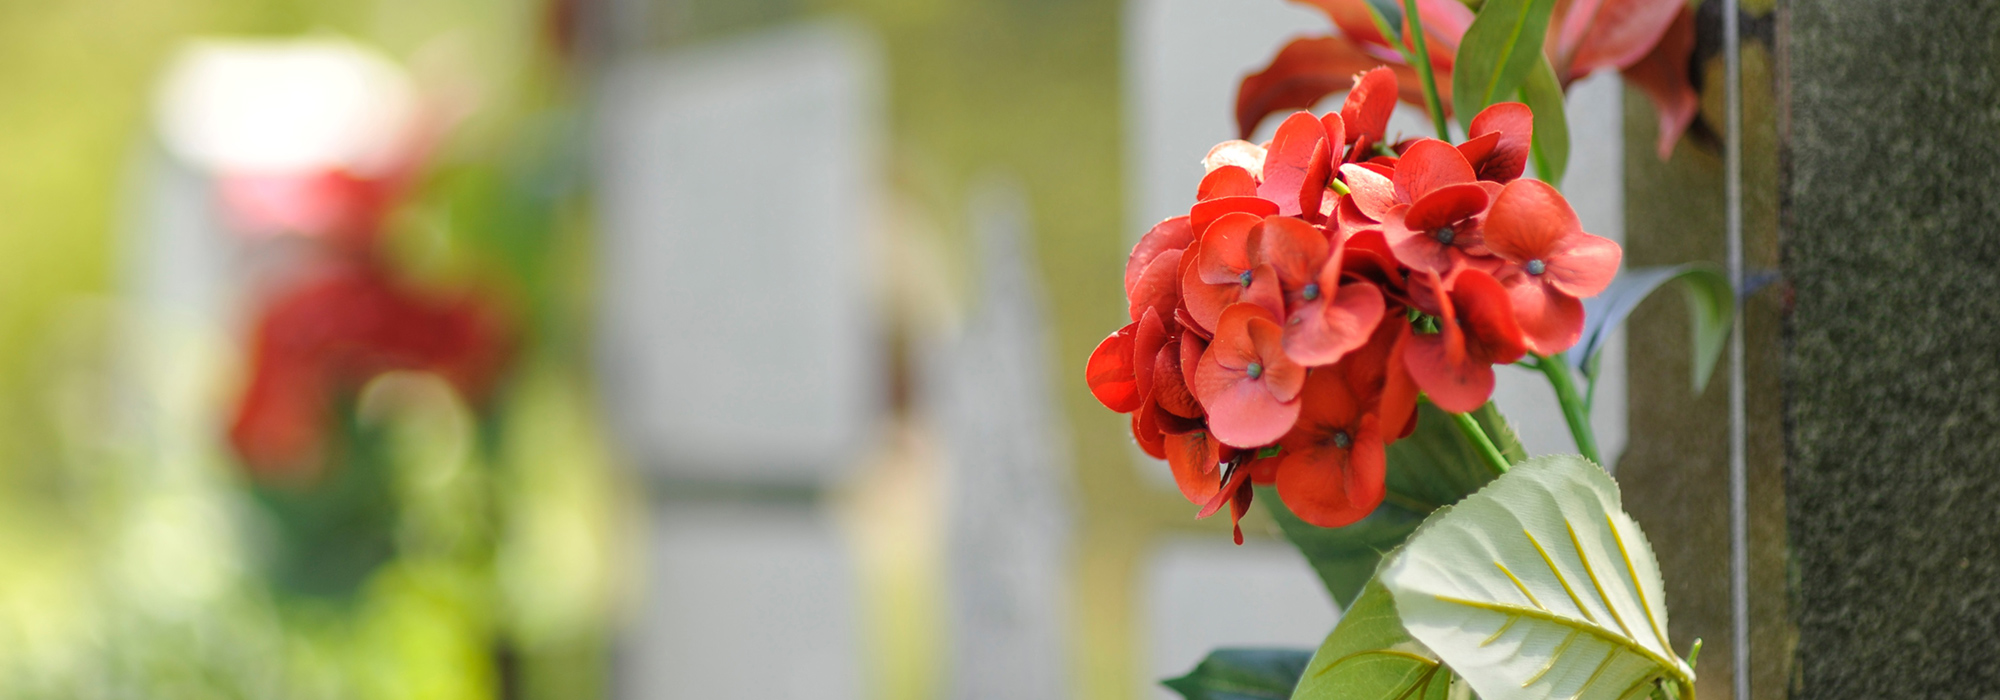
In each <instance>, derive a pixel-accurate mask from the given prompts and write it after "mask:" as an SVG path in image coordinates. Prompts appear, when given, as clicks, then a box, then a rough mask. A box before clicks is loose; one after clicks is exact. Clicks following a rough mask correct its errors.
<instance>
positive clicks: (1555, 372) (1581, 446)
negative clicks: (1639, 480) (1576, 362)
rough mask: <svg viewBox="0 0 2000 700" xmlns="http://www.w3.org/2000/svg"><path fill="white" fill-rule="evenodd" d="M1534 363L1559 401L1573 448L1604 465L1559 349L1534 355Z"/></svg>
mask: <svg viewBox="0 0 2000 700" xmlns="http://www.w3.org/2000/svg"><path fill="white" fill-rule="evenodd" d="M1535 365H1536V366H1537V367H1538V368H1539V369H1541V370H1542V374H1543V375H1545V376H1547V377H1548V378H1549V386H1551V387H1554V388H1555V390H1556V401H1557V402H1559V403H1561V404H1562V411H1563V420H1566V421H1569V434H1570V435H1571V436H1573V437H1575V438H1576V451H1577V452H1580V453H1582V454H1583V457H1584V458H1585V459H1588V460H1590V461H1592V462H1596V463H1597V464H1598V466H1603V465H1604V458H1603V457H1601V456H1598V454H1597V433H1596V432H1595V431H1593V430H1592V429H1591V427H1590V409H1589V407H1588V405H1587V404H1586V403H1585V402H1584V399H1583V397H1582V396H1579V395H1578V394H1577V393H1576V382H1575V381H1574V379H1572V378H1571V377H1570V374H1569V362H1568V361H1566V360H1564V359H1563V355H1562V353H1556V354H1555V355H1554V356H1551V357H1541V356H1536V357H1535Z"/></svg>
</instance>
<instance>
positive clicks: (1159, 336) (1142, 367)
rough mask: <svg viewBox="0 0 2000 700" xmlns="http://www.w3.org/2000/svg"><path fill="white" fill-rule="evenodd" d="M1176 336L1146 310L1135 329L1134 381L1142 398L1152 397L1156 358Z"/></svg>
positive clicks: (1157, 316)
mask: <svg viewBox="0 0 2000 700" xmlns="http://www.w3.org/2000/svg"><path fill="white" fill-rule="evenodd" d="M1175 335H1177V334H1175ZM1175 335H1170V334H1169V333H1168V331H1167V326H1166V324H1165V323H1163V322H1162V321H1161V317H1160V315H1159V314H1158V313H1157V312H1155V311H1153V310H1152V309H1147V310H1146V315H1145V316H1143V317H1141V318H1140V319H1139V321H1138V326H1137V327H1135V328H1134V329H1133V331H1132V381H1133V383H1134V385H1135V386H1137V387H1138V389H1139V394H1140V395H1141V396H1148V397H1150V396H1151V395H1152V393H1153V388H1154V387H1153V366H1154V364H1155V360H1154V358H1155V357H1157V356H1158V355H1159V354H1160V350H1161V349H1162V348H1164V347H1166V345H1167V341H1168V340H1171V339H1173V338H1174V337H1175Z"/></svg>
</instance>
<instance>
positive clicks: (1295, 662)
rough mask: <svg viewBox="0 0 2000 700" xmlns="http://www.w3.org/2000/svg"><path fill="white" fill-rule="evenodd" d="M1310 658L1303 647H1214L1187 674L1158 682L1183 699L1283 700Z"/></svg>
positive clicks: (1288, 694) (1289, 693)
mask: <svg viewBox="0 0 2000 700" xmlns="http://www.w3.org/2000/svg"><path fill="white" fill-rule="evenodd" d="M1311 658H1312V652H1310V651H1306V650H1304V649H1217V650H1215V651H1212V652H1209V654H1208V658H1206V659H1202V660H1201V664H1200V665H1197V666H1195V667H1194V670H1193V671H1189V672H1188V674H1187V675H1185V676H1181V677H1179V678H1170V679H1167V680H1164V681H1160V684H1161V685H1165V686H1167V687H1168V688H1172V689H1173V690H1174V692H1177V693H1180V694H1181V697H1183V698H1187V700H1264V699H1266V698H1269V699H1274V700H1283V698H1289V697H1291V696H1292V686H1295V685H1298V682H1299V674H1300V673H1302V672H1304V671H1305V668H1306V662H1307V661H1308V660H1310V659H1311Z"/></svg>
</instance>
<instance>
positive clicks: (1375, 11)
mask: <svg viewBox="0 0 2000 700" xmlns="http://www.w3.org/2000/svg"><path fill="white" fill-rule="evenodd" d="M1363 4H1365V5H1367V6H1368V14H1369V15H1370V16H1371V17H1373V18H1374V19H1375V29H1376V30H1377V31H1380V32H1382V38H1384V39H1388V40H1389V43H1390V44H1401V43H1402V41H1403V39H1402V36H1403V6H1402V5H1401V4H1398V2H1397V0H1366V2H1365V3H1363Z"/></svg>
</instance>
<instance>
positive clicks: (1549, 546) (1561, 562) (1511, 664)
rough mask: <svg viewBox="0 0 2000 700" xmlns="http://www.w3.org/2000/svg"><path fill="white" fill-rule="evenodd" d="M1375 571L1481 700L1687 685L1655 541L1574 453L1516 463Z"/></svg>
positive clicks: (1609, 696)
mask: <svg viewBox="0 0 2000 700" xmlns="http://www.w3.org/2000/svg"><path fill="white" fill-rule="evenodd" d="M1379 578H1380V580H1381V582H1382V585H1383V587H1385V588H1387V589H1388V590H1389V592H1390V593H1391V594H1392V595H1393V596H1394V597H1395V601H1396V610H1397V611H1398V612H1399V613H1401V616H1402V620H1403V627H1404V629H1406V630H1408V631H1409V633H1410V636H1412V637H1415V638H1416V639H1417V640H1418V641H1421V642H1423V643H1424V645H1425V646H1427V647H1429V648H1430V649H1431V650H1433V651H1435V652H1436V653H1437V655H1438V658H1439V659H1441V660H1442V661H1443V662H1444V663H1445V664H1446V665H1448V666H1450V667H1451V668H1453V669H1455V670H1457V672H1458V673H1459V674H1461V675H1462V676H1463V677H1464V678H1465V680H1466V682H1468V683H1469V684H1471V686H1472V689H1473V690H1474V691H1475V692H1477V693H1478V694H1479V696H1480V697H1481V698H1485V700H1528V699H1533V700H1545V699H1550V698H1579V699H1580V700H1623V699H1627V698H1639V697H1646V696H1647V695H1650V694H1652V693H1653V691H1654V690H1655V688H1656V687H1658V686H1662V685H1664V686H1669V687H1671V688H1672V689H1673V690H1674V691H1685V692H1681V696H1682V697H1688V696H1689V695H1690V694H1691V693H1692V692H1693V688H1694V670H1693V669H1692V668H1690V667H1689V666H1688V665H1687V663H1686V662H1683V661H1681V659H1680V658H1679V657H1677V656H1675V655H1674V652H1673V649H1672V647H1671V646H1670V645H1669V644H1668V642H1667V631H1666V630H1667V608H1666V593H1665V591H1664V589H1663V587H1662V586H1661V583H1660V569H1659V563H1658V562H1657V561H1656V560H1655V559H1654V558H1653V548H1652V546H1651V545H1649V544H1647V543H1646V538H1645V535H1644V534H1643V533H1641V532H1640V530H1639V525H1638V523H1635V522H1633V520H1632V518H1631V516H1628V515H1626V514H1625V512H1624V511H1623V510H1621V508H1620V504H1619V495H1618V486H1617V484H1614V483H1612V481H1611V477H1609V476H1607V475H1605V473H1604V471H1603V470H1601V469H1598V468H1597V466H1596V465H1593V464H1591V463H1590V462H1589V461H1587V460H1585V459H1583V458H1581V457H1577V456H1574V455H1559V456H1549V457H1540V458H1536V459H1532V460H1529V461H1527V462H1524V463H1522V464H1520V465H1517V466H1515V467H1514V468H1513V469H1512V470H1510V471H1508V472H1507V474H1506V475H1504V476H1501V477H1500V478H1498V479H1495V480H1494V481H1493V483H1492V484H1491V485H1489V486H1487V487H1486V488H1484V489H1481V490H1480V491H1479V493H1476V494H1473V495H1471V496H1468V497H1466V499H1465V500H1463V501H1460V502H1459V503H1458V505H1456V506H1453V507H1452V508H1451V509H1450V510H1449V511H1445V512H1440V513H1438V514H1437V515H1436V516H1435V517H1432V518H1431V519H1430V520H1428V521H1426V522H1425V523H1424V526H1423V527H1422V528H1419V529H1418V531H1417V533H1416V534H1415V535H1414V536H1412V537H1411V538H1410V541H1409V543H1408V544H1407V545H1405V546H1404V548H1403V550H1402V552H1401V553H1400V554H1399V555H1397V557H1396V558H1395V560H1393V561H1391V562H1390V563H1389V564H1388V565H1387V566H1385V567H1384V568H1383V570H1382V573H1381V575H1380V577H1379Z"/></svg>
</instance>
